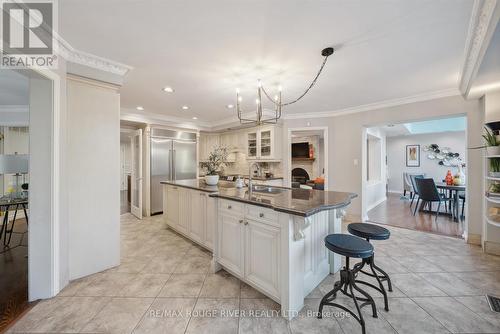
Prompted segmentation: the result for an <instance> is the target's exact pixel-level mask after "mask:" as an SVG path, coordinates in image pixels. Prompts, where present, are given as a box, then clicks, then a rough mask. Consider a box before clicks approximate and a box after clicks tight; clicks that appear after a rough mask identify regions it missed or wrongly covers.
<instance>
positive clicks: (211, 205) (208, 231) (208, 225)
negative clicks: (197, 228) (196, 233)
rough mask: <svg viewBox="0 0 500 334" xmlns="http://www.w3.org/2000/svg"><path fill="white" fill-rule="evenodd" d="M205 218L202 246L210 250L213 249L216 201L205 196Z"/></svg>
mask: <svg viewBox="0 0 500 334" xmlns="http://www.w3.org/2000/svg"><path fill="white" fill-rule="evenodd" d="M205 198H206V207H205V208H206V211H205V212H206V217H205V239H204V241H203V244H204V245H205V246H206V247H207V248H208V249H210V250H212V251H213V249H214V239H215V226H216V224H217V200H216V199H215V198H211V197H209V196H208V195H206V194H205Z"/></svg>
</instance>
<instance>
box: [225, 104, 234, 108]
mask: <svg viewBox="0 0 500 334" xmlns="http://www.w3.org/2000/svg"><path fill="white" fill-rule="evenodd" d="M226 108H227V109H233V108H234V104H228V105H227V106H226Z"/></svg>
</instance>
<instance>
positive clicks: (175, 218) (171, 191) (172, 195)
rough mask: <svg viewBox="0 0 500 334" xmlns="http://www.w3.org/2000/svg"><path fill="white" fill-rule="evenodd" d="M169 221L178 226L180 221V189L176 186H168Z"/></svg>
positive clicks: (170, 223)
mask: <svg viewBox="0 0 500 334" xmlns="http://www.w3.org/2000/svg"><path fill="white" fill-rule="evenodd" d="M166 203H167V212H166V214H167V223H168V224H169V225H171V226H172V227H176V226H177V224H178V223H179V189H178V188H177V187H174V186H167V199H166Z"/></svg>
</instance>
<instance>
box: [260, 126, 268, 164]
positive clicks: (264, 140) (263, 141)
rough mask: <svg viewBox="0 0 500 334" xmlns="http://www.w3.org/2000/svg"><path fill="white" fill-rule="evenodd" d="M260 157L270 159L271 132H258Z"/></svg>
mask: <svg viewBox="0 0 500 334" xmlns="http://www.w3.org/2000/svg"><path fill="white" fill-rule="evenodd" d="M260 157H261V158H263V159H265V158H270V157H271V130H270V129H269V130H265V131H261V132H260Z"/></svg>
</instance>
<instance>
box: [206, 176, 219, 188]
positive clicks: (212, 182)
mask: <svg viewBox="0 0 500 334" xmlns="http://www.w3.org/2000/svg"><path fill="white" fill-rule="evenodd" d="M205 183H206V184H208V185H209V186H216V185H217V183H219V175H205Z"/></svg>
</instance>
